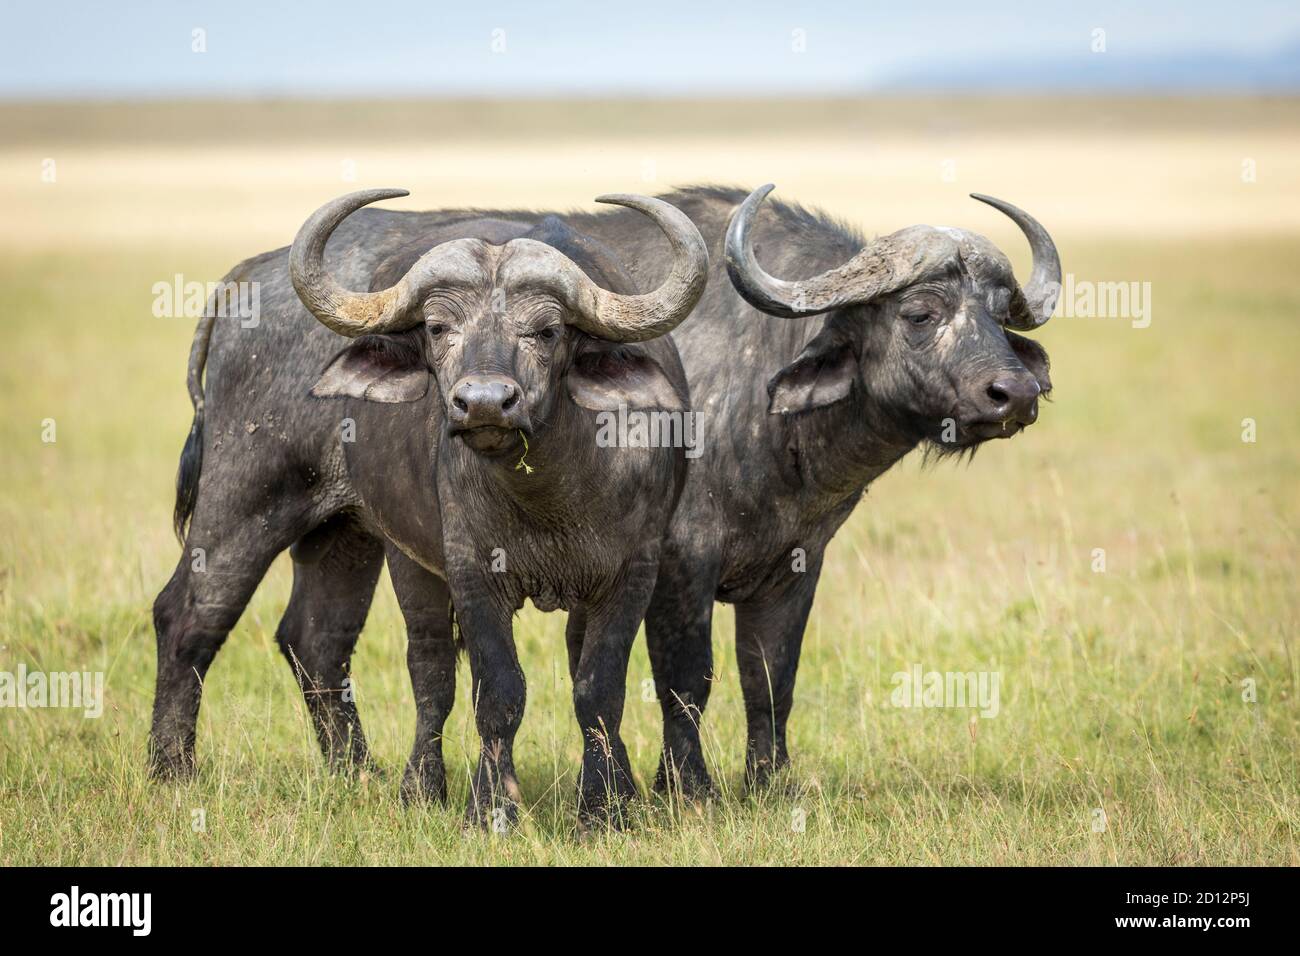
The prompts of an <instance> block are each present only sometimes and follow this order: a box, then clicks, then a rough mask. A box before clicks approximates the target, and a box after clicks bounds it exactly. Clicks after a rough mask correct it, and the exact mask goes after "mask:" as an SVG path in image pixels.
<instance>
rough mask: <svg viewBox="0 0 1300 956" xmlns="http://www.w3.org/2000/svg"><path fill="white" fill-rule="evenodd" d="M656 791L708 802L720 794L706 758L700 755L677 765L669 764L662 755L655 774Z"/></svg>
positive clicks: (690, 800) (687, 799)
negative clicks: (706, 765) (705, 764)
mask: <svg viewBox="0 0 1300 956" xmlns="http://www.w3.org/2000/svg"><path fill="white" fill-rule="evenodd" d="M654 790H655V793H659V794H663V795H665V796H669V795H671V796H674V797H677V798H678V799H681V800H683V801H684V802H686V803H708V802H709V801H710V800H713V799H715V798H716V797H717V795H718V788H717V787H715V786H714V784H713V778H712V777H710V776H709V771H708V769H707V768H706V767H705V766H704V759H703V758H702V757H700V756H698V755H697V756H695V757H692V758H687V759H686V760H682V761H680V762H678V763H676V764H675V765H672V764H669V763H668V762H667V761H666V760H664V759H663V758H662V757H661V758H660V759H659V770H658V772H657V773H656V774H655V782H654Z"/></svg>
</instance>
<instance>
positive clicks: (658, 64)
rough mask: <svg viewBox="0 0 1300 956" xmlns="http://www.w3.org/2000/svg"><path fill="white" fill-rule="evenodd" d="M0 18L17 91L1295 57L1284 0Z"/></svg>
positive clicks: (708, 88) (453, 89) (1111, 70)
mask: <svg viewBox="0 0 1300 956" xmlns="http://www.w3.org/2000/svg"><path fill="white" fill-rule="evenodd" d="M0 18H2V19H0V96H3V97H8V98H16V97H28V96H41V97H83V96H101V97H123V96H125V97H131V96H151V97H169V96H188V95H203V96H232V95H321V96H336V95H340V94H353V95H402V94H410V95H430V94H432V95H437V94H472V95H518V94H538V95H546V94H552V93H563V94H574V93H586V94H593V95H600V94H626V93H636V94H655V93H661V94H674V95H680V94H692V93H699V94H707V93H756V94H758V93H762V94H766V93H782V92H786V93H822V92H848V91H860V90H870V89H875V88H891V87H897V86H899V85H902V86H909V85H911V86H915V85H917V84H918V83H919V84H920V85H922V86H924V85H926V84H928V83H929V84H933V83H938V84H939V85H943V84H945V83H947V84H955V85H958V86H960V85H963V84H971V83H973V84H974V85H984V86H990V85H992V86H1007V87H1013V88H1024V87H1026V86H1033V85H1035V84H1036V83H1040V82H1041V83H1047V84H1049V85H1050V84H1051V83H1053V82H1055V83H1057V84H1058V85H1059V84H1060V83H1065V84H1066V85H1074V86H1079V87H1081V88H1089V87H1094V86H1096V87H1105V86H1107V85H1111V86H1116V85H1118V86H1125V85H1126V86H1129V87H1138V88H1141V87H1143V86H1145V85H1150V84H1155V85H1160V84H1161V83H1162V82H1166V81H1165V80H1162V79H1161V77H1165V78H1168V77H1173V78H1174V79H1172V80H1168V82H1169V83H1170V84H1172V85H1173V86H1179V85H1183V86H1185V85H1188V84H1189V83H1190V84H1191V85H1196V84H1197V83H1202V84H1203V85H1207V86H1215V85H1225V84H1226V85H1227V86H1231V85H1232V84H1233V83H1234V82H1238V80H1234V79H1233V78H1234V77H1239V76H1240V75H1241V74H1242V71H1243V70H1246V71H1250V70H1251V69H1253V67H1254V65H1255V64H1257V63H1261V62H1264V61H1274V62H1275V61H1276V59H1277V56H1278V51H1279V50H1280V49H1283V48H1286V47H1289V50H1290V52H1289V55H1287V56H1286V57H1285V60H1286V61H1287V62H1288V63H1292V64H1294V63H1295V61H1296V60H1300V45H1297V44H1298V41H1300V3H1297V2H1295V0H1286V2H1280V0H1235V2H1233V3H1232V4H1231V5H1225V4H1222V3H1217V4H1216V3H1211V2H1203V0H1184V2H1175V0H1149V2H1145V3H1141V4H1138V3H1124V2H1111V0H1090V2H1086V3H1069V2H1052V0H1038V2H1021V0H1003V2H999V0H966V2H950V0H937V2H932V3H906V2H898V0H896V2H893V3H876V2H862V0H860V2H856V3H854V2H823V3H800V2H797V0H791V2H768V0H749V2H735V3H721V2H718V3H708V2H703V0H694V2H686V0H643V2H639V3H623V2H619V0H610V2H607V3H595V2H579V3H548V2H545V0H532V2H527V3H524V2H505V3H490V2H473V0H471V2H463V0H462V2H457V3H446V2H440V0H433V2H428V0H426V2H423V3H421V2H414V0H409V2H408V0H317V2H315V3H303V4H288V3H283V4H276V3H270V2H264V3H253V2H245V0H226V2H206V0H200V2H174V0H173V2H135V3H132V2H129V0H121V2H98V3H96V2H90V0H83V2H67V3H61V2H58V0H44V2H34V0H6V2H5V4H4V12H3V14H0ZM194 28H202V29H203V30H204V31H206V46H207V51H206V52H205V53H194V52H192V51H191V43H192V41H191V31H192V30H193V29H194ZM1097 28H1101V29H1103V30H1105V32H1106V35H1105V38H1106V53H1105V54H1104V55H1102V56H1097V55H1095V54H1093V53H1092V52H1091V50H1090V45H1091V43H1092V41H1093V31H1094V30H1095V29H1097ZM796 30H802V31H804V32H803V34H802V36H803V38H804V44H805V48H804V51H803V52H796V51H795V50H794V47H795V46H797V39H798V36H799V35H798V34H796V33H795V32H794V31H796ZM494 31H502V32H500V33H495V34H494ZM494 40H495V41H496V48H497V49H496V50H495V51H494V48H493V45H494ZM502 44H504V50H503V51H502V50H501V47H502ZM1203 60H1204V61H1213V62H1214V64H1216V65H1215V67H1214V68H1213V69H1210V70H1207V71H1206V72H1205V75H1204V77H1202V76H1201V75H1200V74H1199V73H1198V69H1197V67H1198V64H1200V63H1201V62H1203ZM1291 72H1294V70H1292V71H1291ZM1252 75H1253V74H1252ZM1062 76H1065V77H1067V78H1066V79H1061V77H1062ZM1225 77H1226V79H1225ZM936 78H938V79H936ZM972 78H974V79H972ZM1252 82H1254V80H1252V79H1250V78H1249V77H1248V78H1247V80H1246V81H1245V83H1246V85H1247V86H1249V85H1250V83H1252ZM1286 82H1287V83H1289V82H1290V81H1286Z"/></svg>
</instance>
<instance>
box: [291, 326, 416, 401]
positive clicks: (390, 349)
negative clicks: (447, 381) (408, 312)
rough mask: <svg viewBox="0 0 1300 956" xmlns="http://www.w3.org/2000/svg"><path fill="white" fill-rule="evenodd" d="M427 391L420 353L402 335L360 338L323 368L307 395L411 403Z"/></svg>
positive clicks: (412, 342) (408, 336)
mask: <svg viewBox="0 0 1300 956" xmlns="http://www.w3.org/2000/svg"><path fill="white" fill-rule="evenodd" d="M428 390H429V369H428V366H427V365H426V364H425V361H424V353H423V352H422V351H421V349H420V346H419V345H418V344H416V342H415V341H414V340H413V338H412V337H411V336H410V335H409V334H406V333H402V334H397V335H363V336H361V337H360V338H359V339H357V340H356V341H355V342H353V343H352V344H351V345H349V346H348V347H347V348H345V349H344V350H343V351H342V352H340V353H339V354H338V355H336V356H334V358H332V359H331V360H330V363H329V365H327V366H325V371H324V372H322V373H321V376H320V378H319V379H318V380H317V381H316V384H315V385H313V386H312V389H311V394H312V395H313V396H315V397H316V398H362V399H365V400H366V401H368V402H385V403H390V404H391V403H397V402H414V401H417V400H418V399H421V398H423V397H424V395H425V393H426V392H427V391H428Z"/></svg>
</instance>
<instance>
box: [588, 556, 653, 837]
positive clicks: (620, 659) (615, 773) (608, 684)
mask: <svg viewBox="0 0 1300 956" xmlns="http://www.w3.org/2000/svg"><path fill="white" fill-rule="evenodd" d="M653 550H657V548H656V549H653ZM653 550H651V551H647V552H646V553H643V554H642V555H639V556H638V557H637V558H635V559H634V560H633V561H632V563H631V564H630V566H629V567H628V568H626V569H625V573H624V574H623V575H621V576H620V579H619V583H618V584H617V585H616V587H615V589H614V591H613V592H612V593H611V594H609V595H607V596H606V597H605V598H604V599H602V600H597V601H594V602H592V604H591V605H590V606H589V607H588V608H587V611H586V614H585V617H586V621H585V623H586V628H585V633H584V635H583V640H582V648H581V653H580V655H579V657H578V663H577V668H576V669H575V671H574V675H573V709H574V713H575V715H576V716H577V718H578V727H579V729H580V730H581V731H582V745H583V746H582V772H581V775H580V777H579V781H578V814H579V818H580V820H582V822H583V823H592V822H601V823H610V824H613V825H615V826H621V825H622V824H623V823H624V822H625V817H624V810H625V808H626V805H627V803H628V802H629V801H631V800H634V799H636V796H637V791H636V784H635V783H634V782H633V779H632V767H631V763H630V761H629V760H628V756H627V747H626V746H625V745H624V743H623V738H622V735H621V733H620V728H621V727H622V723H623V705H624V701H625V699H626V696H627V665H628V658H629V656H630V655H631V653H632V644H633V642H634V641H635V640H636V632H637V628H638V627H640V625H641V621H642V619H643V618H644V617H645V612H646V606H647V605H648V604H649V603H650V595H651V593H652V592H653V590H654V583H655V576H656V573H657V571H658V561H657V556H656V555H655V554H654V553H653Z"/></svg>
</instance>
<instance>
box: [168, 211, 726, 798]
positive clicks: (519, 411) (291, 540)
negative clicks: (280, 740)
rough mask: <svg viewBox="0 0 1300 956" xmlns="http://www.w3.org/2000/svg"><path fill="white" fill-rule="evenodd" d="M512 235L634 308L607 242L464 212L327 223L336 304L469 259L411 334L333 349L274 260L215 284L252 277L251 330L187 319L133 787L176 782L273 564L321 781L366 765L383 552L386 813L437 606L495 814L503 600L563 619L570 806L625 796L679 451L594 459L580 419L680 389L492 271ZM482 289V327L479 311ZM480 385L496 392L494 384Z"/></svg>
mask: <svg viewBox="0 0 1300 956" xmlns="http://www.w3.org/2000/svg"><path fill="white" fill-rule="evenodd" d="M637 215H639V213H638V214H637ZM648 221H649V220H648ZM687 226H689V224H687ZM651 228H652V229H654V228H655V226H654V225H653V223H652V225H651ZM521 237H523V238H528V239H533V240H537V241H539V242H541V243H544V244H546V245H547V246H549V247H550V248H551V249H554V250H558V251H559V252H561V253H563V254H564V255H565V256H567V257H568V259H569V260H571V261H572V262H574V263H576V264H577V266H578V267H580V269H581V271H582V273H583V274H585V276H587V277H589V278H590V279H591V280H594V282H595V283H596V284H598V285H600V286H603V287H604V288H605V289H608V290H611V291H613V292H616V293H627V292H632V291H635V290H634V289H633V288H632V284H631V280H630V278H629V276H628V274H627V273H626V271H625V270H624V268H623V266H622V265H620V263H619V260H618V258H617V256H616V255H615V254H614V253H613V252H612V251H611V249H612V248H615V247H611V246H609V245H607V244H605V243H603V242H601V241H600V240H599V239H598V238H596V237H592V236H585V235H583V234H581V233H580V232H577V231H575V230H573V229H572V228H570V227H569V226H568V225H566V224H565V223H564V222H562V221H560V220H558V219H555V218H544V217H540V216H536V215H529V216H527V217H513V216H505V217H497V216H490V215H483V214H479V213H474V212H458V213H401V212H389V211H383V210H375V209H365V210H361V211H359V212H355V213H353V214H352V215H350V216H348V217H347V218H346V220H345V221H344V222H343V223H342V225H340V226H338V228H337V229H336V230H335V231H334V233H333V236H332V238H330V240H329V243H328V247H327V250H326V253H325V257H324V263H323V265H324V270H325V272H326V273H328V274H329V276H332V278H333V280H334V281H336V282H337V284H338V286H339V287H340V288H342V289H350V290H367V289H369V290H372V291H379V290H384V289H388V288H389V287H391V286H393V285H394V283H396V282H398V280H399V279H401V277H402V276H404V275H405V274H407V273H408V271H409V270H412V267H413V266H414V265H415V264H416V263H417V261H419V260H420V259H421V257H422V256H423V255H424V254H425V253H426V252H428V251H429V250H430V249H431V248H433V247H440V246H441V244H443V243H451V242H453V241H454V240H463V239H481V240H484V241H485V243H486V244H490V246H484V245H483V244H480V245H478V246H473V245H472V244H471V246H467V248H470V249H471V252H472V253H473V255H472V256H470V258H471V259H475V258H476V259H477V260H482V261H475V262H470V263H469V264H468V265H465V268H467V269H469V273H468V275H469V276H470V278H472V276H473V275H474V274H477V273H475V272H474V270H475V269H478V268H480V267H481V269H482V270H483V271H482V275H483V277H484V278H483V279H482V281H479V282H477V284H476V283H475V282H473V281H465V280H466V275H467V274H466V273H464V272H463V271H462V272H461V273H458V275H457V282H456V283H455V284H451V285H447V286H438V287H437V288H436V289H434V290H433V292H432V294H430V295H429V297H428V301H424V300H422V302H424V304H423V306H422V307H423V309H424V314H423V315H422V316H420V317H419V319H418V321H419V324H418V325H416V326H415V327H413V328H409V329H406V330H396V331H390V332H388V333H386V334H382V335H366V334H362V335H360V336H359V337H356V338H354V339H353V341H352V342H351V344H349V342H348V339H346V338H343V337H341V336H340V335H337V334H335V333H334V332H332V331H330V330H329V329H327V328H326V327H324V325H322V324H321V322H319V321H317V319H316V318H314V317H313V315H312V314H311V313H310V312H308V310H307V309H306V308H305V307H304V305H303V302H302V301H300V297H299V294H298V293H296V292H295V289H294V286H293V284H292V283H291V280H290V269H289V260H290V256H289V250H288V249H280V250H276V251H275V252H270V253H267V254H265V255H262V256H258V257H256V258H254V259H250V260H248V261H246V262H244V263H241V264H240V265H239V266H237V267H236V268H235V269H234V270H233V271H232V272H231V274H230V275H229V276H228V277H227V281H229V282H258V283H260V284H261V289H260V296H261V304H262V311H261V315H260V321H259V322H258V324H257V325H256V327H254V328H247V329H246V328H241V327H240V324H239V322H237V321H234V320H230V321H225V320H216V321H212V320H204V322H202V323H201V324H200V328H199V331H198V334H197V335H196V339H195V344H194V348H193V351H192V354H191V361H190V391H191V395H192V397H193V399H194V401H195V406H196V416H195V424H194V428H193V430H192V432H191V436H190V440H189V442H188V443H187V445H186V449H185V452H184V454H183V457H182V463H181V471H180V476H179V478H178V484H179V488H178V499H177V523H178V531H182V532H183V533H184V551H183V554H182V558H181V561H180V563H179V564H178V565H177V568H176V571H175V573H174V574H173V575H172V578H171V580H170V581H169V582H168V584H167V586H166V587H165V588H164V590H163V591H162V593H161V594H160V595H159V597H158V599H157V601H156V602H155V605H154V620H155V626H156V630H157V638H158V682H157V694H156V698H155V704H154V713H153V729H152V733H151V738H150V744H151V748H150V749H151V765H152V767H153V769H154V771H155V772H156V773H158V774H160V775H173V774H188V773H190V772H192V770H193V769H194V766H195V760H194V746H195V723H196V719H197V715H198V709H199V702H200V695H201V690H202V681H203V679H204V677H205V675H206V673H207V671H208V667H209V665H210V664H211V662H212V660H213V658H214V656H215V655H216V653H217V651H218V649H219V648H220V646H221V644H222V642H223V641H224V639H225V637H226V634H227V633H228V632H229V630H230V629H231V627H232V626H233V625H234V624H235V622H236V620H237V619H238V618H239V616H240V614H241V613H242V611H243V609H244V606H245V605H246V603H247V601H248V599H249V597H250V596H251V595H252V592H253V590H254V589H255V588H256V586H257V584H258V582H259V581H260V580H261V579H262V577H263V575H264V574H265V572H266V570H267V567H268V566H269V565H270V563H271V561H272V560H273V559H274V557H275V556H276V555H277V554H279V553H280V552H281V551H283V550H285V549H286V548H288V549H289V550H290V553H291V554H292V556H293V559H294V562H293V575H294V578H293V591H292V596H291V598H290V602H289V606H288V608H287V609H286V611H285V615H284V618H283V620H282V621H281V623H280V626H279V629H278V631H277V640H278V642H279V644H280V647H281V649H282V650H283V652H284V655H285V657H286V658H287V659H288V661H289V662H290V664H291V666H292V668H293V671H294V675H295V677H296V678H297V680H298V682H299V683H300V685H301V687H302V690H303V693H304V695H305V698H306V702H307V706H308V708H309V711H310V713H311V717H312V720H313V723H314V726H315V730H316V733H317V735H318V737H319V740H320V744H321V747H322V749H323V751H324V753H325V755H326V758H327V760H328V761H329V763H330V765H331V766H332V767H336V768H351V767H357V766H363V765H366V764H367V762H368V757H367V751H366V743H365V737H364V735H363V733H362V728H361V722H360V718H359V716H358V713H357V708H356V704H355V702H354V699H353V695H352V694H350V693H346V692H345V691H346V690H347V688H348V687H349V686H350V685H349V662H350V658H351V654H352V651H353V648H354V646H355V643H356V640H357V635H358V633H359V631H360V630H361V627H362V625H363V624H364V622H365V619H366V614H367V611H368V609H369V605H370V601H371V598H372V595H373V591H374V587H375V583H376V579H377V577H378V574H379V571H380V565H381V562H383V561H384V560H385V558H386V559H387V561H388V563H389V569H390V573H391V576H392V579H393V584H394V587H395V590H396V593H397V597H398V601H399V604H400V606H401V609H402V613H403V615H404V616H405V619H406V623H407V629H408V638H409V644H408V663H409V666H410V673H411V679H412V683H413V686H414V690H415V700H416V709H417V725H416V735H415V744H414V748H413V750H412V752H411V757H410V761H409V763H408V765H407V768H406V773H405V775H404V779H403V792H404V794H405V795H406V796H408V797H415V796H429V797H433V798H436V799H444V798H445V794H446V782H445V780H446V778H445V771H444V766H443V757H442V746H441V735H442V728H443V723H444V721H445V720H446V717H447V715H448V712H449V711H450V709H451V707H452V703H453V699H454V691H455V666H456V647H455V643H454V641H453V610H452V608H453V604H454V609H455V610H454V614H455V621H456V623H457V624H458V626H459V630H460V634H461V636H462V637H463V638H464V643H465V645H466V649H467V651H468V654H469V659H470V667H471V673H472V679H473V683H474V688H473V693H474V699H475V702H476V708H475V719H476V722H477V726H478V730H479V733H480V736H481V738H482V753H481V759H480V761H479V765H478V769H477V771H476V774H475V779H474V785H473V789H472V793H471V798H470V806H469V810H468V815H469V817H470V819H471V820H474V821H476V822H478V823H480V824H490V823H491V822H493V820H494V819H500V820H507V819H510V818H512V817H513V815H514V812H515V805H516V803H517V802H518V799H519V792H518V784H517V781H516V779H515V772H514V767H513V762H512V756H511V745H512V742H513V739H514V735H515V732H516V730H517V728H518V727H519V724H520V720H521V718H522V716H523V710H524V696H525V687H524V675H523V673H522V671H521V669H520V666H519V663H518V660H517V657H516V655H515V648H514V643H513V637H512V616H513V613H514V612H515V611H516V610H517V609H518V608H520V607H521V606H522V605H523V603H524V600H525V598H529V599H531V600H532V601H533V602H534V604H536V605H537V606H538V607H539V608H541V609H543V610H553V609H557V608H563V609H566V610H568V611H569V615H570V619H569V620H570V624H569V630H568V656H569V671H570V675H571V676H572V678H573V682H574V707H575V711H576V714H577V717H578V723H579V726H580V728H581V730H582V733H583V737H584V754H583V764H582V772H581V777H580V794H579V805H580V809H581V811H582V813H583V814H584V816H585V817H587V818H591V817H593V816H603V815H605V814H613V815H614V816H615V817H616V818H617V816H618V814H619V812H620V807H621V806H622V803H623V801H624V800H625V799H626V798H628V797H630V796H632V795H633V794H634V793H635V788H634V786H633V783H632V778H631V773H630V768H629V765H628V760H627V753H626V750H625V748H624V746H623V743H622V741H621V739H620V737H619V724H620V719H621V716H622V710H623V697H624V687H625V683H626V666H627V659H628V654H629V651H630V648H631V644H632V641H633V638H634V636H635V633H636V630H637V627H638V625H639V623H640V621H641V619H642V618H643V616H644V611H645V608H646V606H647V604H648V602H649V599H650V596H651V593H652V589H653V585H654V581H655V577H656V573H657V568H658V560H659V553H660V548H661V540H662V538H663V534H664V531H665V529H666V527H667V526H668V523H669V520H670V516H671V513H672V510H673V507H674V505H675V503H676V501H677V499H678V496H679V494H680V492H681V489H682V486H683V482H684V476H685V468H684V465H685V462H684V459H683V455H682V450H681V449H669V448H660V449H656V448H601V447H597V444H596V441H595V435H596V432H597V422H596V415H597V411H598V410H600V409H617V407H618V406H619V404H626V405H627V406H629V407H631V408H662V409H668V410H684V409H685V408H686V407H687V397H688V394H689V393H688V389H687V385H686V380H685V375H684V372H683V370H682V366H681V363H680V361H679V359H678V356H677V353H676V350H675V348H674V347H673V345H672V343H671V341H670V340H669V339H668V338H667V337H662V338H658V339H653V340H650V341H639V342H633V343H631V344H617V343H615V342H611V341H608V340H606V339H603V338H598V337H596V336H594V335H591V334H589V333H588V332H584V331H581V330H580V329H579V328H578V327H577V326H576V325H574V324H573V323H572V322H570V321H568V320H566V319H565V318H564V315H565V303H563V302H560V301H557V300H556V299H555V298H554V296H552V295H551V294H550V292H549V291H548V289H547V288H534V285H532V284H530V282H531V280H530V278H529V274H527V273H526V270H524V271H522V272H521V268H522V267H518V268H516V267H512V266H511V262H512V261H516V260H518V259H521V258H523V256H522V253H516V254H515V258H514V260H512V259H511V252H510V250H512V249H515V248H516V247H518V246H519V244H511V245H504V244H507V243H510V241H511V240H515V239H519V238H521ZM696 242H698V236H697V237H696ZM534 252H535V250H534ZM547 254H548V255H551V253H547ZM462 265H464V264H463V263H462ZM512 268H514V270H515V271H514V272H513V273H512V272H511V271H510V270H511V269H512ZM697 272H698V275H697V276H695V277H694V280H691V281H695V280H698V282H697V283H696V289H695V292H694V293H693V295H692V296H691V297H690V302H689V303H688V304H686V305H685V306H684V308H683V309H682V311H681V316H684V315H685V314H686V312H688V311H689V309H690V304H693V303H694V301H695V300H696V298H698V284H700V283H702V282H703V276H704V266H703V258H702V252H701V256H700V260H699V265H698V268H697ZM511 276H513V278H511ZM498 286H501V287H504V293H505V296H504V311H503V312H502V313H501V314H497V311H498V306H497V305H494V304H493V302H492V301H491V300H492V292H493V289H494V287H498ZM425 291H426V292H427V291H428V290H425ZM423 294H424V293H422V295H423ZM326 298H328V296H326ZM443 299H445V300H446V301H442V300H443ZM435 300H437V301H435ZM318 314H319V313H318ZM681 316H678V318H677V319H676V321H680V318H681ZM322 321H324V319H322ZM349 334H352V333H349ZM205 367H206V381H204V380H203V377H202V376H203V374H204V370H205ZM322 370H324V372H323V374H322ZM503 381H508V382H510V383H513V386H512V387H514V388H515V389H516V394H514V395H513V396H503V394H501V393H499V391H494V390H496V389H498V387H499V386H500V387H505V386H501V385H500V383H501V382H503ZM467 383H468V384H467ZM508 399H513V400H508ZM493 403H495V405H494V404H493ZM484 409H487V411H484ZM493 409H495V413H496V414H497V415H498V418H496V419H494V418H493V417H492V414H491V413H492V412H493ZM449 417H450V418H451V419H452V421H451V427H450V428H449V427H448V425H449V423H448V419H449ZM521 432H522V434H521ZM525 437H526V440H527V448H526V451H525V447H524V443H523V442H524V438H525Z"/></svg>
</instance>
